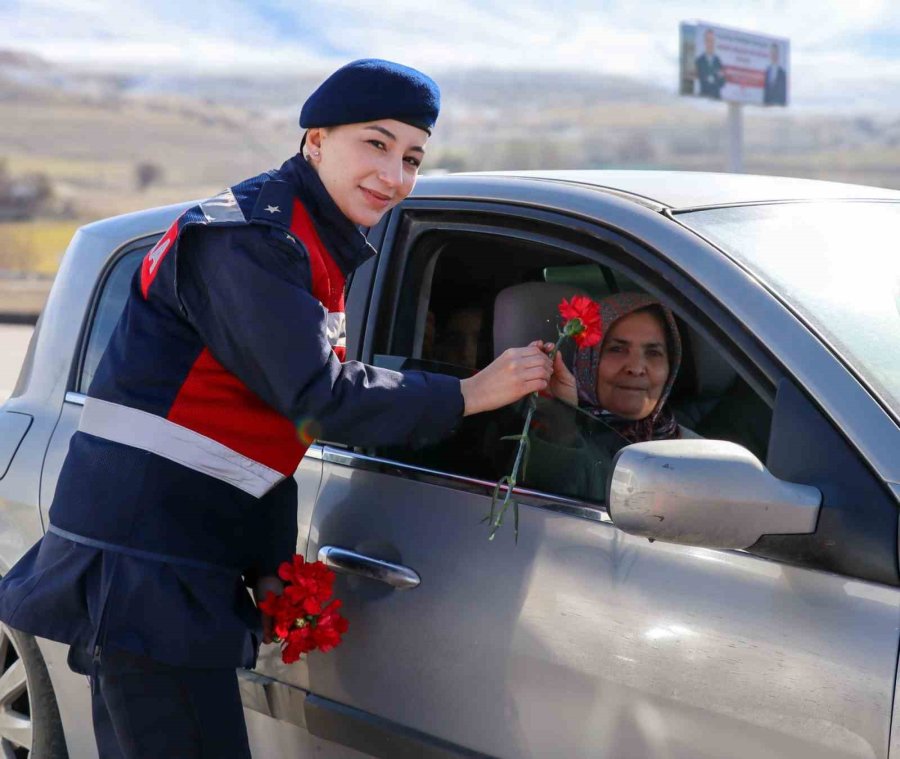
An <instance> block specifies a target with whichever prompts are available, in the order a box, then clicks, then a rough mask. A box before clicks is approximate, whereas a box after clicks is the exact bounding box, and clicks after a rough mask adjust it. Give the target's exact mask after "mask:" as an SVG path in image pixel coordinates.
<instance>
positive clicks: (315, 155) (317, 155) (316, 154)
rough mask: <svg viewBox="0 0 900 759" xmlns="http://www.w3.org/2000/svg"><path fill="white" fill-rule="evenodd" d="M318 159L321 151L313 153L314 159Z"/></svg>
mask: <svg viewBox="0 0 900 759" xmlns="http://www.w3.org/2000/svg"><path fill="white" fill-rule="evenodd" d="M318 157H319V151H318V150H314V151H313V158H318Z"/></svg>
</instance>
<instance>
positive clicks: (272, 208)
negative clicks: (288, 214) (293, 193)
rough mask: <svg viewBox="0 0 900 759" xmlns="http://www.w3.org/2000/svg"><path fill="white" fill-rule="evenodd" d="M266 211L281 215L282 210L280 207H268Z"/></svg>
mask: <svg viewBox="0 0 900 759" xmlns="http://www.w3.org/2000/svg"><path fill="white" fill-rule="evenodd" d="M266 211H267V212H268V213H281V209H280V208H279V207H278V206H266Z"/></svg>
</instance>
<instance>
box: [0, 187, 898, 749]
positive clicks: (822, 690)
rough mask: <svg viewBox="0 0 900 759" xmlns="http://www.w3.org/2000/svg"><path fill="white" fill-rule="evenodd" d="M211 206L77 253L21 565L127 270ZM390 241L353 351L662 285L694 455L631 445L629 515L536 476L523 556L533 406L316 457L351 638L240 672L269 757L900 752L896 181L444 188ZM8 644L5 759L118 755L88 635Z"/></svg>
mask: <svg viewBox="0 0 900 759" xmlns="http://www.w3.org/2000/svg"><path fill="white" fill-rule="evenodd" d="M185 207H186V205H185V206H173V207H168V208H162V209H156V210H151V211H146V212H142V213H137V214H130V215H127V216H122V217H118V218H115V219H110V220H107V221H101V222H98V223H95V224H90V225H88V226H85V227H83V228H82V229H81V230H80V231H79V232H78V233H77V235H76V236H75V238H74V239H73V241H72V243H71V245H70V246H69V249H68V252H67V253H66V256H65V258H64V260H63V263H62V267H61V269H60V272H59V275H58V277H57V279H56V283H55V285H54V287H53V291H52V293H51V295H50V298H49V301H48V303H47V305H46V308H45V310H44V312H43V314H42V316H41V319H40V321H39V323H38V326H37V328H36V330H35V333H34V337H33V339H32V341H31V345H30V348H29V351H28V355H27V358H26V360H25V363H24V366H23V368H22V372H21V376H20V378H19V382H18V386H17V387H16V390H15V392H14V395H13V397H12V398H10V399H9V401H8V402H7V403H6V404H5V405H4V406H3V407H2V409H0V570H2V571H5V570H6V569H8V568H9V567H10V566H11V565H12V564H13V563H14V562H15V561H16V560H17V559H18V558H19V557H20V556H21V555H22V554H23V553H24V552H25V550H26V549H27V548H28V547H29V546H30V545H31V544H32V543H33V542H34V541H35V540H37V539H38V538H39V537H40V535H41V534H42V532H43V530H44V529H45V528H46V526H47V509H48V507H49V504H50V502H51V500H52V498H53V493H54V488H55V486H56V481H57V476H58V474H59V471H60V466H61V464H62V461H63V458H64V457H65V455H66V450H67V448H68V443H69V438H70V436H71V435H72V434H73V432H74V430H75V429H76V427H77V425H78V420H79V416H80V413H81V409H82V404H83V400H84V394H85V393H86V392H87V388H88V386H89V384H90V381H91V377H92V376H93V372H94V369H95V367H96V366H97V362H98V359H99V357H100V355H101V354H102V352H103V350H104V348H105V345H106V342H107V340H108V338H109V335H110V332H111V330H112V328H113V325H114V324H115V322H116V320H117V318H118V316H119V313H120V311H121V309H122V305H123V301H124V299H125V297H126V294H127V290H128V284H129V280H130V278H131V276H132V274H133V272H134V270H135V268H136V266H137V265H138V262H139V261H140V259H141V257H142V256H143V255H144V254H145V253H146V252H147V251H148V250H149V248H150V247H151V246H152V245H153V244H154V242H155V241H156V240H157V239H158V238H159V236H160V235H161V233H162V231H163V230H164V229H165V228H166V227H167V226H168V225H169V223H170V222H171V221H172V219H173V218H174V217H175V216H176V215H177V214H178V213H179V212H180V211H181V210H182V209H183V208H185ZM370 239H371V240H372V241H373V243H374V244H375V246H376V247H377V248H379V250H380V255H379V256H378V257H377V258H376V259H374V260H372V261H370V262H368V263H367V264H366V265H364V266H363V267H362V268H361V269H360V270H358V271H357V272H356V273H355V274H354V276H353V277H352V280H351V282H350V285H349V291H348V296H347V312H348V353H349V356H348V357H349V358H357V359H361V360H363V361H366V362H369V363H373V364H377V365H381V366H388V367H409V368H426V369H429V368H430V369H438V370H441V371H446V372H450V373H456V374H459V375H460V376H463V375H465V373H466V372H470V371H472V369H473V368H474V367H476V366H478V365H481V364H483V363H484V362H486V361H489V360H490V359H491V358H492V357H493V355H494V353H495V352H499V351H500V350H502V349H503V347H504V346H506V345H508V344H512V343H517V342H521V341H522V340H523V339H534V337H537V336H538V335H539V334H540V335H543V336H545V337H553V335H554V334H555V326H554V323H553V322H554V309H555V304H556V302H557V301H558V296H559V294H560V293H561V292H573V291H576V290H577V291H584V292H588V293H590V294H594V295H602V294H603V293H605V292H616V291H619V290H642V291H647V292H650V293H653V294H655V295H656V296H658V297H659V298H660V299H661V300H663V301H664V302H665V303H666V304H668V305H669V306H671V308H672V309H673V310H674V312H675V314H676V317H677V320H678V324H679V326H680V329H681V333H682V337H683V340H684V343H685V357H684V362H683V366H682V371H681V373H680V375H679V379H678V382H677V383H676V387H675V390H674V392H673V396H672V404H673V406H674V408H675V411H676V415H677V417H678V419H679V421H680V422H681V423H682V424H684V425H685V426H687V427H690V428H692V429H693V430H694V431H695V432H696V433H698V435H699V436H700V438H698V439H691V440H676V441H662V442H663V444H662V445H660V444H659V443H645V444H637V445H634V446H629V447H626V448H624V449H623V450H622V451H621V453H619V455H618V457H617V459H616V460H615V461H614V463H613V464H612V465H611V466H610V471H609V472H608V482H609V487H608V492H607V493H603V494H597V493H579V492H573V490H572V488H571V483H568V482H565V481H560V482H558V483H557V484H556V485H554V486H553V487H543V488H542V489H538V488H531V487H529V486H528V481H527V479H526V481H525V485H524V486H522V487H520V488H519V489H518V491H517V493H516V497H517V500H518V502H519V504H520V519H519V525H518V542H516V541H515V539H514V529H513V527H514V525H513V524H512V521H511V520H510V521H509V522H507V524H505V525H504V526H503V527H502V528H501V530H500V531H499V532H498V534H497V536H496V538H495V539H494V540H493V541H489V540H488V539H487V536H488V529H487V526H486V525H485V524H483V523H482V521H481V520H482V519H483V517H484V516H485V515H486V514H487V513H488V511H489V509H490V503H491V493H492V490H493V487H494V482H495V481H496V480H497V479H498V477H499V476H502V474H504V473H505V471H507V470H508V465H509V455H508V453H509V446H510V443H507V442H503V441H500V437H502V436H503V435H504V434H507V433H508V431H509V430H510V429H514V428H515V425H516V423H517V420H518V421H519V422H520V417H518V416H517V413H516V410H515V409H506V410H504V411H502V412H498V413H496V414H491V415H483V416H481V417H472V418H471V419H467V420H466V423H465V424H463V425H461V427H460V428H459V429H458V430H457V432H456V433H455V435H454V436H453V437H452V438H451V439H449V440H447V441H444V442H443V443H441V444H439V445H436V446H433V447H431V448H428V449H424V450H407V449H403V448H390V449H358V448H351V447H347V446H343V445H341V444H340V443H337V442H328V441H318V442H317V444H315V445H313V446H312V447H311V448H310V449H309V452H308V453H307V455H306V457H305V458H304V459H303V461H302V463H301V464H300V467H299V468H298V470H297V472H296V475H295V476H296V479H297V481H298V484H299V501H298V503H297V519H298V523H299V526H300V533H299V534H300V541H299V545H298V552H300V553H304V554H305V555H306V556H307V557H308V558H309V559H314V558H316V557H320V558H322V559H323V560H325V561H326V562H328V563H329V564H330V565H331V566H332V567H334V568H335V569H336V571H337V572H338V573H339V580H338V583H337V588H336V593H337V595H338V596H339V597H340V598H342V599H343V600H344V602H345V612H346V616H347V617H348V618H349V620H350V631H349V633H348V634H347V636H346V639H345V642H344V643H343V644H342V645H341V646H340V647H339V648H337V649H336V650H334V651H332V652H330V653H328V654H325V655H323V654H312V655H310V656H309V658H308V659H306V660H305V661H303V662H300V663H297V664H293V665H284V664H282V663H281V661H280V657H279V651H278V649H277V647H276V646H268V647H264V650H263V652H262V656H261V659H260V663H259V666H258V667H257V669H256V670H254V671H252V672H251V671H248V672H241V683H242V686H241V687H242V694H243V698H244V705H245V711H246V715H247V721H248V727H249V732H250V739H251V744H252V746H253V751H254V756H255V757H305V756H310V757H312V756H315V757H329V758H337V757H348V758H349V757H363V756H376V757H390V758H391V759H395V758H397V757H453V756H459V757H474V756H490V757H557V756H560V757H566V758H567V759H582V758H584V759H586V758H587V757H591V758H593V757H598V756H604V757H659V758H666V759H673V758H675V757H685V758H687V757H690V758H691V759H696V758H697V757H729V758H730V759H737V758H739V757H763V756H764V757H790V758H791V759H795V758H796V757H805V756H809V757H820V758H821V757H881V758H886V757H896V758H897V759H900V726H898V722H900V720H898V719H897V718H896V716H895V713H894V710H895V695H896V687H897V664H898V645H900V587H898V586H900V573H898V506H900V426H898V421H900V254H898V253H897V240H898V239H900V193H898V192H893V191H888V190H882V189H876V188H865V187H855V186H850V185H838V184H830V183H824V182H812V181H804V180H792V179H777V178H768V177H752V176H732V175H716V174H701V173H665V172H554V173H532V174H527V175H525V174H519V175H498V174H493V175H458V176H446V177H425V178H423V179H422V180H421V181H420V183H419V185H418V187H417V188H416V192H415V193H414V195H413V196H412V197H410V198H409V199H408V200H407V201H406V202H404V203H403V204H402V205H400V206H399V207H397V208H396V209H395V210H394V211H392V212H391V213H390V215H389V216H387V217H386V218H385V219H384V220H383V221H382V223H381V224H380V225H379V226H378V227H376V228H374V229H372V230H371V231H370ZM465 314H468V316H466V317H465V318H463V316H464V315H465ZM463 324H466V325H468V326H461V325H463ZM398 413H402V410H401V411H399V412H398ZM504 446H505V447H504ZM661 517H662V518H661ZM174 634H189V631H183V632H182V631H173V635H174ZM0 654H2V656H0V667H2V673H0V741H2V752H0V753H2V755H3V756H28V755H31V756H33V757H36V758H38V757H39V758H40V759H44V758H45V757H59V756H64V755H65V751H66V747H67V749H68V755H69V756H71V757H77V758H78V759H81V758H82V757H93V756H96V749H95V748H94V744H93V736H92V733H91V730H90V699H89V694H88V685H87V683H86V681H85V679H84V678H81V677H79V676H76V675H73V674H72V673H71V672H70V671H69V670H68V668H67V667H66V664H65V654H66V650H65V647H63V646H61V645H59V644H56V643H52V642H49V641H45V640H38V641H35V640H34V639H32V638H30V637H28V636H26V635H22V634H20V633H17V632H15V631H11V630H8V629H3V630H2V634H0Z"/></svg>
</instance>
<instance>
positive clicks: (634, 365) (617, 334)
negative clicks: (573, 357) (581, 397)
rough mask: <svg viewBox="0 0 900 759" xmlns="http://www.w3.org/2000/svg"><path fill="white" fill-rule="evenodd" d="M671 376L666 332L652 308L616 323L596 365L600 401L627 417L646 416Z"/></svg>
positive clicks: (598, 398) (606, 407)
mask: <svg viewBox="0 0 900 759" xmlns="http://www.w3.org/2000/svg"><path fill="white" fill-rule="evenodd" d="M668 378H669V355H668V351H667V348H666V333H665V330H664V328H663V325H662V323H661V322H660V320H659V318H658V317H657V316H656V315H655V314H654V313H653V312H651V311H637V312H635V313H632V314H628V316H623V317H622V318H621V319H619V320H618V321H617V322H615V323H614V324H613V326H612V329H610V331H609V333H608V334H607V335H606V337H605V339H604V340H603V348H602V352H601V353H600V363H599V365H598V366H597V400H598V401H599V402H600V405H601V406H602V407H603V408H605V409H606V410H607V411H611V412H612V413H614V414H617V415H618V416H621V417H624V418H626V419H643V418H644V417H646V416H648V415H649V414H650V413H651V412H652V411H653V409H654V408H656V404H657V402H658V401H659V396H660V394H661V393H662V390H663V387H665V384H666V380H667V379H668Z"/></svg>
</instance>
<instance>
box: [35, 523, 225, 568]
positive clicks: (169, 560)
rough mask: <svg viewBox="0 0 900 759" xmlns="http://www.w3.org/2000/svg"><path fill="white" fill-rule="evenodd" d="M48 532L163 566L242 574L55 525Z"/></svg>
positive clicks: (84, 544) (82, 543)
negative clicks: (109, 541) (70, 530)
mask: <svg viewBox="0 0 900 759" xmlns="http://www.w3.org/2000/svg"><path fill="white" fill-rule="evenodd" d="M47 532H52V533H53V534H54V535H56V536H58V537H60V538H64V539H65V540H71V541H72V542H73V543H80V544H81V545H83V546H88V547H89V548H101V549H103V550H104V551H113V552H115V553H121V554H125V555H126V556H134V557H135V558H137V559H149V560H150V561H159V562H161V563H163V564H178V565H180V566H184V567H193V568H194V569H212V570H214V571H216V572H225V573H226V574H228V575H231V576H236V575H238V574H240V572H239V571H238V570H237V569H233V568H231V567H224V566H222V565H221V564H213V563H212V562H209V561H203V560H202V559H190V558H188V557H186V556H171V555H170V554H167V553H156V552H155V551H144V550H142V549H140V548H129V547H128V546H122V545H119V544H118V543H108V542H106V541H105V540H96V539H95V538H88V537H85V536H84V535H78V534H77V533H74V532H69V531H68V530H63V529H61V528H59V527H57V526H56V525H54V524H51V525H50V526H49V527H48V528H47Z"/></svg>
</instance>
